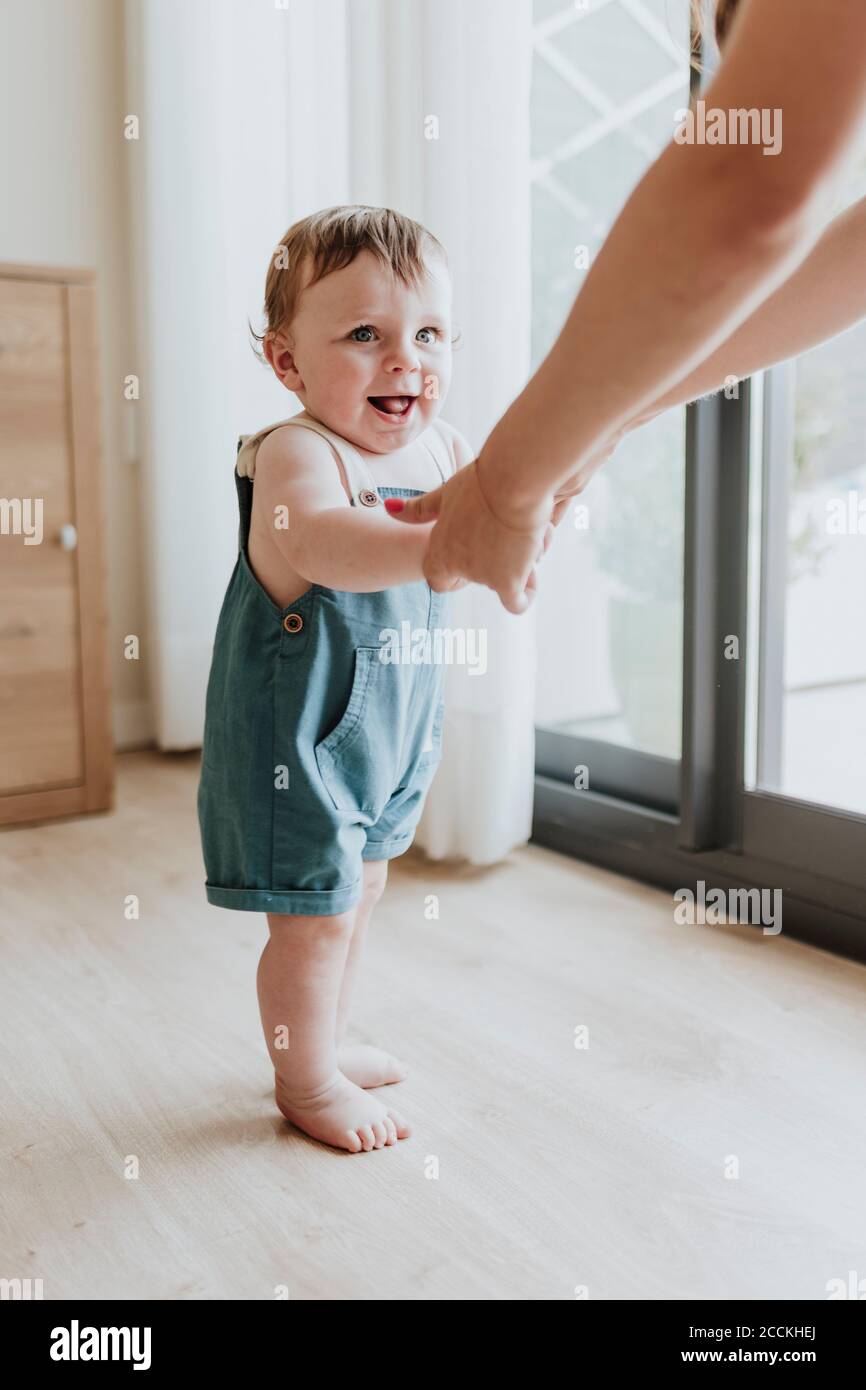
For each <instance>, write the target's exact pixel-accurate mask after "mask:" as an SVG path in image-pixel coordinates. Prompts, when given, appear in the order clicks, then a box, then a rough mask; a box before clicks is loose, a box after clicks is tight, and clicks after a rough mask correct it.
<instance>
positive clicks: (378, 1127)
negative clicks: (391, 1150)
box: [370, 1120, 388, 1149]
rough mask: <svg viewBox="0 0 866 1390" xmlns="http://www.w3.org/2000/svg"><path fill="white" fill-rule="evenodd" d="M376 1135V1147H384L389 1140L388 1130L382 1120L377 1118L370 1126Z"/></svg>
mask: <svg viewBox="0 0 866 1390" xmlns="http://www.w3.org/2000/svg"><path fill="white" fill-rule="evenodd" d="M370 1128H371V1129H372V1131H373V1133H374V1135H375V1136H376V1148H377V1149H383V1148H384V1147H385V1145H386V1144H387V1142H388V1131H387V1130H386V1128H385V1126H384V1124H383V1123H382V1121H381V1120H375V1121H374V1122H373V1124H372V1125H371V1126H370Z"/></svg>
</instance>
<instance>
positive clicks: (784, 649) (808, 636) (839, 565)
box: [751, 161, 866, 814]
mask: <svg viewBox="0 0 866 1390" xmlns="http://www.w3.org/2000/svg"><path fill="white" fill-rule="evenodd" d="M864 173H866V161H861V163H860V165H859V167H858V168H857V169H856V170H855V171H853V173H852V176H851V180H850V183H849V186H848V190H847V195H846V197H845V198H844V199H843V200H841V201H842V203H843V204H844V203H845V202H850V201H853V200H854V199H855V198H857V197H862V196H863V192H864V188H866V180H864ZM783 372H784V382H783V384H782V386H781V389H780V385H779V379H780V378H781V377H782V372H777V373H775V374H774V375H773V377H772V379H769V380H767V381H765V394H766V395H767V396H768V398H769V400H770V402H771V405H770V419H771V427H770V428H771V436H770V438H769V439H767V441H766V443H767V448H766V452H765V457H764V461H763V467H764V469H765V470H769V471H771V472H772V470H776V472H777V474H778V475H779V476H774V477H772V478H771V479H769V480H768V482H767V483H765V490H764V499H765V501H764V505H765V507H769V508H775V509H776V511H777V513H778V512H780V513H781V525H782V528H783V529H782V534H781V537H780V539H779V541H778V542H775V543H774V542H773V540H772V539H771V538H770V537H768V530H771V528H772V527H773V525H774V524H778V522H777V519H776V517H774V515H773V514H772V513H771V512H770V513H768V514H767V515H765V516H764V519H763V530H764V536H765V554H764V556H763V561H762V563H763V565H764V590H765V596H764V611H763V614H762V626H761V630H760V631H761V640H760V644H759V645H760V650H757V651H756V652H755V655H756V657H757V660H758V662H759V663H760V665H761V668H762V670H763V671H764V673H765V674H764V679H763V681H762V683H761V686H760V694H759V698H760V701H761V721H760V730H761V732H760V735H759V737H758V738H757V739H756V740H755V743H756V757H757V769H756V770H755V771H754V772H753V776H752V779H751V784H752V785H758V786H760V787H763V788H765V789H767V790H769V791H778V792H782V793H784V794H785V795H787V796H793V797H797V798H798V799H801V800H804V801H811V802H815V803H817V804H819V805H827V806H832V807H835V808H837V809H840V810H846V811H855V812H859V813H863V814H866V771H864V769H866V622H864V620H863V599H864V594H866V323H860V324H858V325H856V326H855V327H854V328H852V329H849V330H848V332H846V333H843V334H841V335H840V336H838V337H836V338H834V339H832V340H831V341H830V342H828V343H823V344H821V345H820V346H819V347H817V348H815V349H813V350H812V351H811V352H808V353H804V354H803V356H801V357H799V358H797V360H796V361H795V362H793V363H791V364H789V365H788V366H787V367H785V368H784V369H783ZM780 398H781V400H782V404H781V406H780V407H779V408H778V409H775V408H774V405H773V403H774V402H776V401H778V400H779V399H780ZM774 544H775V545H776V546H777V547H778V549H779V553H780V560H779V562H778V563H777V564H776V565H775V569H776V573H775V576H774V575H773V573H772V570H773V568H774V565H773V561H772V559H768V555H769V554H770V553H771V551H772V549H773V546H774Z"/></svg>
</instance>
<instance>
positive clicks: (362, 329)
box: [349, 323, 373, 343]
mask: <svg viewBox="0 0 866 1390" xmlns="http://www.w3.org/2000/svg"><path fill="white" fill-rule="evenodd" d="M372 332H373V330H372V328H371V327H370V325H369V324H368V323H362V324H359V325H358V327H357V328H353V329H352V331H351V333H350V334H349V337H350V338H352V339H354V341H355V342H356V343H370V342H372V341H373V340H372V338H356V337H355V334H356V333H372Z"/></svg>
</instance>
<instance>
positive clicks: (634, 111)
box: [532, 0, 689, 758]
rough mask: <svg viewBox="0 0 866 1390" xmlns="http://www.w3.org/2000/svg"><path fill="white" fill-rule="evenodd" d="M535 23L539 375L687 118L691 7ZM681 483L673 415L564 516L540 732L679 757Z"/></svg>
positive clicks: (543, 6)
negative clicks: (590, 271) (605, 250)
mask: <svg viewBox="0 0 866 1390" xmlns="http://www.w3.org/2000/svg"><path fill="white" fill-rule="evenodd" d="M534 20H535V39H534V46H535V53H534V68H533V84H532V148H533V160H534V165H533V243H532V272H533V334H532V338H533V341H532V351H533V365H534V366H537V365H538V363H539V362H540V361H541V359H542V358H543V357H544V355H545V354H546V353H547V352H548V350H549V349H550V347H551V345H552V343H553V341H554V339H555V337H556V335H557V333H558V332H559V329H560V328H561V326H562V323H563V320H564V319H565V317H566V315H567V313H568V310H569V308H570V307H571V304H572V302H573V300H574V297H575V295H576V294H577V292H578V291H579V289H580V285H581V281H582V279H583V277H584V276H585V274H586V265H587V264H588V263H591V260H592V257H593V255H594V254H595V252H596V251H597V250H598V248H599V247H600V246H601V244H602V243H603V241H604V239H605V237H606V235H607V233H608V231H609V229H610V227H611V225H612V224H613V222H614V221H615V219H616V217H617V215H618V213H619V211H620V208H621V207H622V205H623V203H624V202H625V201H626V199H627V197H628V196H629V194H630V192H631V190H632V189H633V187H634V186H635V184H636V183H637V182H638V181H639V179H640V178H641V176H642V175H643V173H644V172H645V171H646V169H647V168H648V167H649V165H650V164H651V163H652V161H653V160H654V159H655V158H656V157H657V156H658V155H659V154H660V153H661V151H662V149H664V147H665V146H666V145H667V144H668V143H669V142H670V140H671V138H672V135H673V132H674V127H675V120H674V113H675V112H676V111H677V109H678V108H679V107H683V106H687V105H688V91H689V64H688V48H689V5H688V0H644V2H643V3H642V4H640V5H632V4H629V5H628V6H625V5H621V4H619V3H618V2H617V0H607V3H604V4H597V5H595V6H593V5H592V4H587V5H586V6H579V5H574V4H571V5H567V4H564V3H560V4H556V3H551V0H547V2H546V3H541V0H536V3H535V9H534ZM581 248H585V255H584V253H583V251H582V249H581ZM648 269H649V267H648ZM588 350H589V351H591V346H590V347H589V348H588ZM684 477H685V410H684V409H679V410H674V411H670V412H668V413H667V414H666V415H664V416H662V417H660V418H659V419H657V420H655V421H653V422H652V423H651V424H650V425H648V426H645V427H644V428H643V429H641V430H640V431H638V432H637V433H635V434H634V435H632V436H631V437H630V438H628V439H626V440H625V441H624V442H623V444H622V445H621V446H620V448H619V449H618V450H617V453H616V456H615V457H614V458H613V459H611V460H610V461H609V462H608V463H607V464H605V465H604V467H603V468H602V469H601V470H600V471H599V472H598V473H597V474H596V476H595V477H594V478H593V480H592V482H591V483H590V484H589V486H588V487H587V488H586V489H585V491H584V492H583V493H581V494H580V496H579V497H578V498H576V499H575V501H574V502H573V503H572V507H571V512H570V514H569V516H568V517H567V518H566V520H565V521H564V522H563V523H562V524H561V528H560V534H559V535H558V536H557V538H556V542H555V544H554V546H553V547H552V549H551V550H550V551H549V552H548V555H547V556H546V558H545V561H544V565H543V567H542V569H541V571H540V574H539V596H538V600H537V602H536V612H537V621H538V646H539V659H538V689H537V710H538V722H539V724H540V725H541V726H542V727H545V728H549V729H555V730H557V731H558V732H561V733H573V734H579V735H584V736H591V737H592V738H596V739H602V740H607V741H608V742H613V743H617V744H621V745H624V746H626V747H630V748H634V749H639V750H640V751H642V752H648V753H655V754H660V755H662V756H666V757H670V758H679V756H680V748H681V685H682V566H683V496H684Z"/></svg>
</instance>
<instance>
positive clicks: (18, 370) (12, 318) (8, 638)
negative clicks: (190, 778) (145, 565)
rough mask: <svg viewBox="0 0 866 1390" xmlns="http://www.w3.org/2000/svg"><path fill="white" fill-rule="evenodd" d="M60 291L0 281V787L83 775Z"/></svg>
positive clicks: (45, 784) (18, 788)
mask: <svg viewBox="0 0 866 1390" xmlns="http://www.w3.org/2000/svg"><path fill="white" fill-rule="evenodd" d="M66 296H67V290H66V287H65V286H64V285H58V284H42V283H39V282H34V281H19V280H0V794H8V793H11V792H25V791H31V790H32V791H37V790H39V789H44V788H49V787H61V786H64V785H65V786H68V785H70V784H76V783H81V782H82V781H83V779H84V747H83V725H82V671H81V649H80V644H79V637H78V597H77V561H78V551H77V548H76V547H75V541H76V533H75V531H74V529H72V528H74V526H75V520H76V518H75V505H74V502H75V499H74V463H73V453H72V439H71V416H72V412H71V403H70V399H69V395H70V373H69V342H68V324H67V313H66ZM62 528H66V529H65V530H63V529H62ZM61 535H62V536H63V539H64V540H65V542H66V546H67V547H69V548H64V544H63V543H62V542H61Z"/></svg>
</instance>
